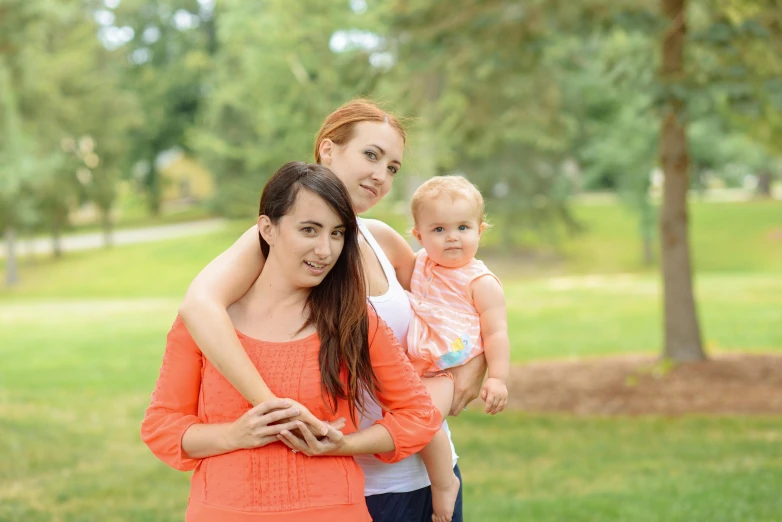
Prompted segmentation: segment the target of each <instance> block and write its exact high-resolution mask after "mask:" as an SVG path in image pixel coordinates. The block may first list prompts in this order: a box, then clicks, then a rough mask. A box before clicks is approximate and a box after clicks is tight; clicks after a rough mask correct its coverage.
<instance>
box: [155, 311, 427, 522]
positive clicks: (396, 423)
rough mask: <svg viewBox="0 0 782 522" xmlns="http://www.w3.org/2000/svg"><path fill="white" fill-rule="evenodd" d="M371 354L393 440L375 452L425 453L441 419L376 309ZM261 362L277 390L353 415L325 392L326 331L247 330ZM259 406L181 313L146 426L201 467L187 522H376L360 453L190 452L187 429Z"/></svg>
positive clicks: (318, 412)
mask: <svg viewBox="0 0 782 522" xmlns="http://www.w3.org/2000/svg"><path fill="white" fill-rule="evenodd" d="M369 313H370V327H369V337H370V357H371V360H372V367H373V369H374V372H375V375H376V377H377V381H378V392H377V394H378V399H379V400H380V402H381V404H383V405H384V406H385V407H386V408H388V411H387V413H386V414H385V416H384V417H383V419H381V420H380V421H378V423H379V424H382V425H383V426H384V427H385V428H386V429H387V430H388V432H389V433H390V434H391V437H392V439H393V440H394V445H395V450H394V451H393V452H390V453H387V454H382V455H376V457H377V458H379V459H380V460H382V461H384V462H396V461H398V460H401V459H403V458H405V457H407V456H410V455H412V454H413V453H416V452H418V451H419V450H421V449H422V448H423V447H424V446H426V444H428V443H429V441H430V440H431V439H432V437H433V436H434V434H435V433H436V432H437V431H438V430H439V429H440V425H441V423H442V419H441V417H440V414H439V412H438V411H437V409H436V408H435V407H434V405H433V404H432V401H431V398H430V397H429V395H428V394H427V392H426V389H425V388H424V386H423V384H421V380H420V379H419V378H418V376H417V374H416V373H415V371H414V370H413V367H412V366H411V364H410V362H409V360H408V359H407V357H406V356H405V354H404V352H403V349H402V348H401V346H400V345H399V343H398V341H397V340H396V338H395V337H394V335H393V333H392V332H391V330H390V328H388V327H387V326H386V324H385V323H384V322H383V321H382V320H381V319H378V318H377V316H376V315H375V314H374V311H373V310H372V309H371V308H370V312H369ZM239 338H240V340H241V342H242V345H243V346H244V348H245V350H247V353H248V355H249V356H250V359H251V360H252V361H253V364H255V366H256V367H257V368H258V370H259V371H260V373H261V375H262V376H263V378H264V380H265V381H266V383H267V384H268V386H269V387H270V388H271V389H272V391H274V393H275V394H276V395H277V396H278V397H290V398H292V399H294V400H297V401H299V402H300V403H302V404H303V405H304V406H306V407H307V408H309V410H310V411H311V412H312V413H313V414H314V415H315V416H317V417H318V418H321V419H324V420H333V419H336V418H338V417H345V418H346V419H348V425H347V426H346V427H345V429H344V430H343V432H344V433H345V434H348V433H352V432H355V431H356V427H355V426H354V425H353V424H352V422H351V421H350V413H349V406H348V404H347V402H346V401H339V403H338V405H337V411H336V413H334V412H331V411H330V410H329V408H328V406H327V404H326V402H325V401H324V399H323V398H322V396H321V389H320V370H319V367H318V351H319V348H320V341H319V340H318V336H317V335H311V336H309V337H307V338H305V339H301V340H297V341H291V342H284V343H271V342H265V341H261V340H257V339H253V338H250V337H247V336H245V335H243V334H241V333H239ZM249 408H250V404H249V403H248V402H247V401H246V400H245V399H244V398H243V397H242V396H241V395H240V394H239V392H237V391H236V390H235V389H234V388H233V387H232V386H231V385H230V384H229V383H228V381H226V380H225V378H224V377H223V376H222V375H220V373H219V372H218V371H217V370H216V369H215V368H214V367H213V366H212V365H211V364H210V363H209V362H208V361H207V360H206V358H204V357H203V355H202V354H201V352H200V350H199V349H198V346H196V344H195V342H194V341H193V339H192V337H190V334H189V333H188V331H187V328H186V327H185V325H184V323H183V322H182V320H181V319H180V318H178V317H177V319H176V321H175V322H174V325H173V326H172V328H171V331H170V332H169V334H168V340H167V344H166V351H165V354H164V355H163V364H162V366H161V369H160V376H159V378H158V380H157V384H156V386H155V391H154V393H153V394H152V401H151V404H150V406H149V408H148V409H147V412H146V415H145V417H144V421H143V422H142V426H141V437H142V439H143V440H144V442H145V443H146V444H147V445H148V446H149V448H150V449H151V450H152V452H153V453H154V454H155V455H156V456H157V457H158V458H160V459H161V460H162V461H163V462H165V463H166V464H168V465H170V466H172V467H174V468H176V469H179V470H182V471H187V470H193V469H194V470H195V473H194V474H193V476H192V478H191V481H190V482H191V488H190V499H189V502H188V509H187V514H186V518H185V520H186V521H188V522H201V521H207V520H209V521H213V520H220V521H225V522H259V521H271V520H284V521H291V522H299V521H301V522H304V521H305V520H306V521H307V522H312V521H313V520H319V521H321V520H323V521H328V520H340V521H345V522H352V521H356V522H358V521H369V520H370V517H369V513H368V511H367V509H366V505H365V503H364V477H363V475H362V473H361V469H360V468H359V467H358V465H357V464H356V463H355V461H354V460H353V458H351V457H307V456H304V455H301V454H294V453H293V452H291V451H290V450H289V449H288V448H287V447H286V446H284V445H283V444H282V443H280V442H275V443H272V444H269V445H267V446H264V447H262V448H255V449H251V450H239V451H234V452H231V453H226V454H224V455H218V456H215V457H209V458H205V459H191V458H188V457H187V456H186V455H184V454H183V452H182V444H181V441H182V436H183V435H184V433H185V431H187V429H188V428H189V427H190V426H191V425H193V424H195V423H223V422H232V421H234V420H236V419H237V418H239V417H240V416H241V415H243V414H244V413H245V412H246V411H247V410H248V409H249Z"/></svg>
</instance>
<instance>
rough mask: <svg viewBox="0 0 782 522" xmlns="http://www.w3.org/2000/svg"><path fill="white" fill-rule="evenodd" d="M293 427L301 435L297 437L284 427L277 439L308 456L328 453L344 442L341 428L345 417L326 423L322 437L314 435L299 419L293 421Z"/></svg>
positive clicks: (340, 446) (343, 425)
mask: <svg viewBox="0 0 782 522" xmlns="http://www.w3.org/2000/svg"><path fill="white" fill-rule="evenodd" d="M294 424H295V426H294V428H296V429H298V430H299V432H300V433H301V435H302V437H297V436H296V435H295V434H294V432H293V430H290V429H287V428H286V429H284V430H282V431H281V432H280V434H279V435H277V440H279V441H280V442H282V443H283V444H285V445H286V446H288V447H289V448H290V449H291V450H292V451H293V452H294V453H301V454H303V455H307V456H308V457H315V456H321V455H329V454H332V453H333V452H336V451H338V450H339V449H340V448H342V446H344V444H345V435H343V433H342V431H340V430H342V428H344V427H345V419H344V418H343V417H340V418H339V419H337V420H336V421H334V422H329V423H326V426H327V429H326V433H325V435H324V436H323V437H320V438H318V437H316V436H315V435H314V434H313V433H312V432H311V431H310V430H308V429H307V426H306V425H305V424H304V423H303V422H301V421H295V422H294Z"/></svg>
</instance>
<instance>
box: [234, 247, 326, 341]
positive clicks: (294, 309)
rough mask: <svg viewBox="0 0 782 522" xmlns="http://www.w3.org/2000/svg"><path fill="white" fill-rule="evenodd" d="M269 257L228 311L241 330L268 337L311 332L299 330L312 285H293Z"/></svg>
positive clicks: (283, 338) (274, 338)
mask: <svg viewBox="0 0 782 522" xmlns="http://www.w3.org/2000/svg"><path fill="white" fill-rule="evenodd" d="M280 276H281V271H280V270H277V269H275V266H274V263H269V262H268V261H267V263H266V265H265V266H264V268H263V271H262V272H261V275H260V276H259V277H258V279H256V280H255V283H253V285H252V286H251V287H250V289H249V290H248V291H247V293H246V294H244V295H243V296H242V298H241V299H239V301H237V302H236V303H234V304H233V305H231V307H229V309H228V313H229V315H230V316H231V320H232V321H233V323H234V327H236V329H238V330H239V331H241V332H243V333H245V334H247V335H249V336H250V337H255V338H258V339H263V340H267V341H287V340H292V339H295V338H299V337H302V336H306V335H308V334H309V333H311V332H309V329H308V330H307V331H300V330H301V327H302V325H303V324H304V321H305V320H306V318H307V312H306V304H307V298H308V297H309V293H310V289H309V288H301V287H296V286H294V285H291V284H290V283H289V282H287V281H285V279H284V278H283V277H280Z"/></svg>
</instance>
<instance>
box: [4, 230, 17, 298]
mask: <svg viewBox="0 0 782 522" xmlns="http://www.w3.org/2000/svg"><path fill="white" fill-rule="evenodd" d="M5 248H6V250H7V251H6V254H7V255H6V258H5V284H6V285H7V286H9V287H10V286H14V285H15V284H16V283H18V282H19V272H18V271H17V267H16V250H15V248H16V231H15V230H14V227H12V226H8V227H6V229H5Z"/></svg>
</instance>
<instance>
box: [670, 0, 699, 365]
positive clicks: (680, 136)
mask: <svg viewBox="0 0 782 522" xmlns="http://www.w3.org/2000/svg"><path fill="white" fill-rule="evenodd" d="M685 7H686V5H685V1H684V0H662V11H663V14H664V15H665V17H666V18H667V19H668V20H669V24H670V25H669V26H668V28H667V29H666V31H665V32H664V33H663V37H662V55H661V56H662V58H661V66H660V79H661V81H662V83H663V85H664V86H665V87H666V89H665V92H666V99H665V105H664V108H663V114H662V127H661V131H660V164H661V165H662V169H663V172H664V174H665V183H664V188H663V204H662V210H661V212H660V243H661V253H662V279H663V300H664V306H663V310H664V321H665V328H664V331H665V348H664V356H665V357H667V358H670V359H673V360H675V361H682V362H683V361H696V360H702V359H705V358H706V354H705V352H704V351H703V345H702V342H701V333H700V327H699V324H698V315H697V313H696V309H695V297H694V293H693V285H692V261H691V256H690V243H689V238H688V232H689V230H688V211H687V192H688V189H689V186H690V184H689V180H688V169H689V151H688V147H687V132H686V127H685V124H686V114H685V99H684V96H683V95H682V89H681V87H680V86H681V85H682V84H684V81H685V79H686V76H685V65H684V48H685V41H686V29H685V28H686V18H687V16H686V10H685ZM677 87H678V88H677Z"/></svg>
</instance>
